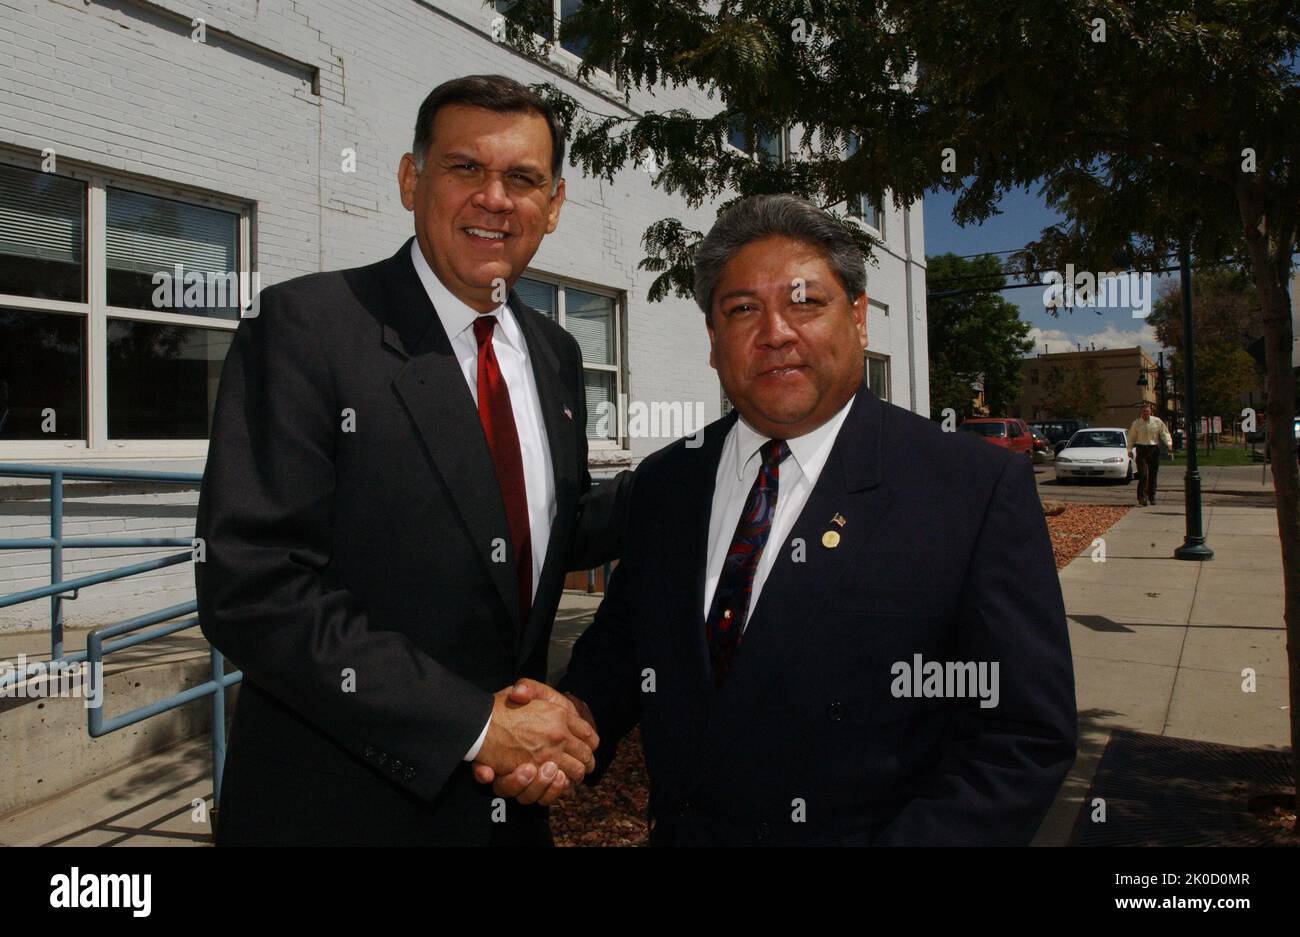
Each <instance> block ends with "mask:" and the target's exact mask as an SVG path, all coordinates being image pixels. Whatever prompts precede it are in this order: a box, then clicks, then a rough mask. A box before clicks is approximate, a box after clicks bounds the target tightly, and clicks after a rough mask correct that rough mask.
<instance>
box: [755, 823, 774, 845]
mask: <svg viewBox="0 0 1300 937" xmlns="http://www.w3.org/2000/svg"><path fill="white" fill-rule="evenodd" d="M771 835H772V827H771V826H769V825H768V822H767V821H766V820H764V821H763V822H762V823H760V824H759V825H758V831H757V836H758V841H759V842H760V843H761V842H764V841H766V840H767V839H768V838H769V837H771Z"/></svg>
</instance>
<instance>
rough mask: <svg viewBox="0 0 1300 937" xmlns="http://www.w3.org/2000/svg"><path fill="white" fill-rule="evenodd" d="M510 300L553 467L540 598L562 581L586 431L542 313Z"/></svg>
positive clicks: (527, 635) (543, 620)
mask: <svg viewBox="0 0 1300 937" xmlns="http://www.w3.org/2000/svg"><path fill="white" fill-rule="evenodd" d="M508 302H509V304H510V309H511V311H512V312H514V314H515V319H516V321H518V323H519V327H520V330H521V331H522V332H523V334H524V340H525V341H526V342H527V344H528V360H529V362H530V364H531V366H532V369H533V380H534V382H535V383H536V384H537V397H538V402H539V404H540V406H541V411H542V423H543V424H544V425H545V427H546V441H547V444H548V445H549V447H550V450H551V471H552V473H553V474H554V478H555V521H554V523H553V524H552V526H551V535H550V539H549V540H547V543H546V557H545V559H544V560H543V561H542V572H541V576H540V578H539V579H538V583H537V595H536V597H537V598H539V599H540V598H542V597H543V593H544V592H545V591H546V586H547V584H549V583H551V582H558V581H560V580H561V579H562V578H563V576H564V573H565V572H566V570H565V569H564V568H563V566H564V558H565V554H566V553H567V549H568V543H569V533H570V528H571V526H572V519H573V517H574V515H575V513H576V511H577V501H578V476H579V473H580V469H581V468H582V467H580V466H579V465H578V448H579V447H578V436H577V434H578V433H579V432H583V433H585V432H586V427H578V426H577V425H576V421H575V420H574V416H573V414H574V413H575V412H576V411H575V408H574V406H573V403H574V402H573V400H572V399H571V395H570V393H569V389H568V388H567V387H566V386H565V384H564V380H563V376H562V375H561V373H560V359H559V357H558V356H557V355H556V353H555V349H554V348H553V347H552V346H551V343H550V341H549V340H548V339H547V338H546V335H545V334H544V333H543V332H542V329H541V326H540V325H539V323H538V319H539V318H540V316H541V313H539V312H536V311H534V310H533V309H532V308H530V307H529V306H528V305H526V304H525V303H524V302H523V301H522V300H521V299H520V298H519V296H518V295H517V294H516V293H514V291H511V293H510V297H509V300H508ZM566 413H567V414H568V415H567V416H566V415H565V414H566ZM541 604H542V603H539V602H536V601H534V602H533V609H532V613H531V614H530V615H529V619H528V622H527V623H526V624H525V626H524V628H523V633H522V636H521V640H520V642H519V645H518V661H519V663H520V664H521V665H522V663H523V661H525V660H527V659H528V655H529V654H531V653H532V650H533V648H534V647H535V646H536V644H537V641H538V639H539V638H540V637H541V636H542V635H543V634H544V633H545V632H546V630H547V625H548V624H549V621H548V618H549V617H550V611H549V607H550V603H549V602H547V603H545V606H546V607H540V606H541Z"/></svg>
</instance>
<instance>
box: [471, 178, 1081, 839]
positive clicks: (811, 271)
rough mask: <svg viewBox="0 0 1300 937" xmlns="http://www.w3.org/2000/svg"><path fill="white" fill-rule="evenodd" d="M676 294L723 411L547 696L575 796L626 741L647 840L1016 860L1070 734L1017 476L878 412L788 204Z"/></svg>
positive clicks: (732, 223)
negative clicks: (586, 773)
mask: <svg viewBox="0 0 1300 937" xmlns="http://www.w3.org/2000/svg"><path fill="white" fill-rule="evenodd" d="M695 296H696V301H697V303H698V304H699V305H700V308H701V309H702V310H703V312H704V314H705V328H706V331H707V334H708V338H709V343H710V352H709V361H710V363H711V364H712V365H713V367H714V368H716V369H717V371H718V376H719V379H720V380H721V383H722V387H723V389H724V390H725V391H726V393H727V397H728V398H729V399H730V400H731V401H732V402H733V403H734V405H735V410H734V411H732V412H731V413H730V414H728V415H727V416H726V417H724V418H722V419H721V420H718V421H717V422H715V423H713V424H711V425H710V426H708V427H706V428H705V430H704V434H703V441H702V443H700V444H699V445H689V444H688V441H679V442H677V443H674V444H673V445H671V446H669V447H667V448H666V449H663V450H660V451H659V452H657V453H655V454H654V455H652V456H650V457H649V458H647V459H646V460H645V461H644V462H643V463H642V464H641V465H640V466H639V467H638V469H637V476H636V485H635V487H634V489H633V491H632V496H631V504H630V506H629V512H628V529H627V538H626V550H625V552H624V556H623V560H622V562H621V563H620V564H619V566H618V568H617V569H616V570H615V572H614V575H613V577H612V578H611V581H610V586H609V592H608V594H607V595H606V597H605V600H604V602H603V603H602V604H601V606H600V609H599V610H598V611H597V613H596V619H595V621H594V622H593V624H592V625H591V626H590V627H589V628H588V629H587V630H586V632H584V633H583V635H582V637H581V638H580V639H579V640H578V642H577V644H576V645H575V647H574V649H573V656H572V660H571V662H570V664H569V669H568V672H567V673H566V675H565V677H564V679H563V680H562V681H561V682H560V684H559V690H560V691H563V692H565V693H567V694H568V698H569V699H570V700H571V701H572V702H573V703H574V705H575V706H576V707H577V708H578V710H579V711H580V712H581V713H582V714H583V717H584V718H585V719H586V720H587V721H588V722H589V723H590V724H592V725H593V726H594V727H595V728H596V731H597V732H598V733H600V737H601V739H602V741H601V745H600V747H599V748H598V749H597V751H596V763H597V767H596V773H595V774H593V775H591V776H590V777H591V778H592V779H593V780H595V779H596V778H597V777H598V776H599V773H600V772H602V771H604V770H605V768H606V766H607V765H608V764H609V762H610V759H611V758H612V756H613V749H614V743H615V742H616V741H617V740H618V739H619V738H621V737H622V736H624V735H625V734H626V733H627V732H628V731H630V730H631V729H632V728H633V726H635V725H636V724H637V723H640V726H641V733H642V739H643V741H644V745H645V754H646V766H647V768H648V770H649V776H650V814H651V818H652V822H653V828H652V830H651V833H650V841H651V843H652V844H662V845H692V844H700V845H704V844H710V845H713V844H717V845H723V844H786V845H794V844H807V845H814V844H815V845H827V844H831V845H833V844H864V845H865V844H871V843H874V844H916V845H920V844H939V843H954V844H955V843H962V844H995V843H1001V844H1026V843H1028V842H1029V841H1030V840H1031V839H1032V838H1033V835H1034V832H1035V830H1036V829H1037V827H1038V824H1039V822H1040V820H1041V818H1042V816H1043V814H1044V813H1045V812H1046V810H1047V808H1048V807H1049V806H1050V805H1051V803H1052V800H1053V797H1054V796H1055V794H1056V791H1057V789H1058V787H1059V786H1060V783H1061V781H1062V779H1063V778H1064V777H1065V775H1066V772H1067V771H1068V769H1069V767H1070V764H1071V763H1072V762H1073V760H1074V753H1075V736H1076V728H1075V704H1074V683H1073V672H1072V668H1071V660H1070V649H1069V641H1068V638H1067V635H1066V628H1065V610H1064V607H1063V604H1062V601H1061V590H1060V585H1059V583H1058V581H1057V577H1056V570H1055V565H1054V563H1053V559H1052V549H1051V543H1050V540H1049V538H1048V534H1047V527H1046V524H1045V523H1044V521H1043V512H1042V506H1041V504H1040V503H1039V500H1038V495H1037V493H1036V490H1035V487H1034V481H1033V469H1032V467H1031V466H1030V465H1029V462H1028V461H1027V460H1025V459H1023V458H1016V457H1015V456H1013V455H1012V454H1011V453H1009V452H1008V451H1006V450H1003V449H998V448H996V447H994V446H986V445H984V444H983V443H982V442H980V441H979V440H976V439H972V438H969V437H967V436H966V434H962V433H945V432H943V431H942V430H941V429H940V428H939V426H938V425H937V424H935V423H933V422H931V421H930V420H928V419H926V418H925V417H923V416H920V415H917V414H914V413H910V412H908V411H907V410H904V409H902V408H900V407H896V406H893V405H891V404H889V403H886V402H884V401H882V400H881V399H880V398H879V397H877V396H876V395H875V394H874V393H872V391H871V390H870V389H869V388H868V387H867V385H866V383H865V381H864V379H863V378H864V375H863V350H864V349H865V348H866V347H867V328H866V316H867V296H866V267H865V262H864V259H863V256H862V254H861V252H860V251H859V250H858V248H857V245H856V242H855V241H854V239H853V237H852V236H851V235H850V234H849V233H848V232H846V231H845V230H844V228H843V227H842V226H841V223H840V222H838V221H836V220H835V219H834V218H832V217H830V216H829V215H827V214H826V213H825V212H823V211H821V210H820V209H818V208H816V207H815V206H813V205H811V204H809V203H808V202H806V201H804V200H802V199H799V198H795V197H794V196H791V195H767V196H755V197H752V198H747V199H744V200H742V201H740V202H738V203H736V205H735V206H733V207H732V208H731V209H730V210H728V212H727V213H726V214H725V215H723V216H722V217H721V218H720V219H719V220H718V221H717V223H716V224H715V225H714V227H713V229H712V230H711V231H710V233H709V234H708V236H707V237H706V238H705V239H704V241H703V243H702V244H701V246H700V248H699V250H698V252H697V254H696V262H695ZM525 683H526V686H525V689H524V692H522V693H515V694H512V697H511V698H512V699H514V700H515V701H518V702H523V701H526V700H529V699H535V698H541V699H547V698H553V697H554V696H558V693H557V692H556V691H555V690H550V689H549V688H547V687H545V686H542V685H541V684H536V683H533V682H531V681H525ZM475 773H476V775H477V776H478V778H479V780H480V781H484V782H487V781H492V782H493V785H494V788H495V790H496V792H497V793H498V794H501V795H502V796H506V797H517V798H518V799H520V800H521V801H524V802H530V801H532V800H534V799H536V798H542V802H543V803H545V802H546V798H549V797H551V796H554V794H553V792H552V791H551V790H550V789H548V788H547V787H546V785H545V784H543V783H542V782H541V781H539V780H534V779H533V775H532V772H531V771H527V772H525V771H523V769H516V771H515V772H512V773H511V774H509V775H506V776H504V777H494V775H493V772H491V771H489V770H487V769H486V768H482V767H479V768H476V771H475Z"/></svg>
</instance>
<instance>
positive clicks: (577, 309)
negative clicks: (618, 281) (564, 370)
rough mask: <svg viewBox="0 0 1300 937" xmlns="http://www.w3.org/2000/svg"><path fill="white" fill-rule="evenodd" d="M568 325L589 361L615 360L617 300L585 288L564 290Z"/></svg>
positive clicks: (566, 327)
mask: <svg viewBox="0 0 1300 937" xmlns="http://www.w3.org/2000/svg"><path fill="white" fill-rule="evenodd" d="M564 328H565V329H566V330H567V331H568V333H569V334H570V335H572V336H573V337H574V338H576V339H577V340H578V347H579V348H581V349H582V360H583V361H584V362H585V363H586V364H614V363H615V362H616V360H617V359H615V357H614V300H613V299H612V298H610V297H609V296H598V295H596V294H595V293H588V292H586V291H585V290H575V289H566V290H565V291H564Z"/></svg>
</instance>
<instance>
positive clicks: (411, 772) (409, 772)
mask: <svg viewBox="0 0 1300 937" xmlns="http://www.w3.org/2000/svg"><path fill="white" fill-rule="evenodd" d="M413 777H415V769H414V768H412V767H411V766H410V765H407V766H406V767H405V768H403V769H402V780H403V781H409V780H411V778H413Z"/></svg>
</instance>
